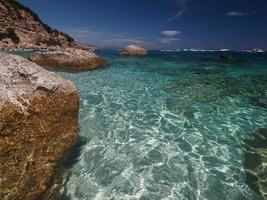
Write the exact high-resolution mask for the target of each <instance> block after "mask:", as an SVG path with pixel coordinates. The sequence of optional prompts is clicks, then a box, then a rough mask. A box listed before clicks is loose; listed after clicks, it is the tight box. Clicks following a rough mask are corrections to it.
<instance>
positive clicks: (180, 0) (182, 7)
mask: <svg viewBox="0 0 267 200" xmlns="http://www.w3.org/2000/svg"><path fill="white" fill-rule="evenodd" d="M189 1H191V0H173V3H174V5H175V6H176V7H177V10H178V11H177V12H176V13H175V14H173V15H172V16H171V17H169V18H167V20H166V22H167V23H169V22H171V21H174V20H176V19H178V18H179V17H181V16H182V15H183V14H184V13H185V12H186V7H187V4H188V2H189Z"/></svg>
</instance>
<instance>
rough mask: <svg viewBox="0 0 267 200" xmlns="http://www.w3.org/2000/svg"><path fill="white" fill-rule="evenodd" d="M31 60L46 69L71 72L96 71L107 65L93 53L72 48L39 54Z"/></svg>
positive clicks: (34, 55) (35, 54)
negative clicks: (51, 68)
mask: <svg viewBox="0 0 267 200" xmlns="http://www.w3.org/2000/svg"><path fill="white" fill-rule="evenodd" d="M29 59H30V60H31V61H33V62H35V63H37V64H38V65H41V66H44V67H59V68H63V69H71V70H88V69H95V68H98V67H101V66H104V65H105V64H106V61H105V60H103V59H102V58H101V57H99V56H97V55H96V54H95V53H93V52H89V51H84V50H80V49H72V48H67V49H61V50H58V51H47V52H37V53H34V54H33V55H32V56H31V57H30V58H29Z"/></svg>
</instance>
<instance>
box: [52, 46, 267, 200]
mask: <svg viewBox="0 0 267 200" xmlns="http://www.w3.org/2000/svg"><path fill="white" fill-rule="evenodd" d="M97 53H98V54H99V55H100V56H102V57H103V58H104V59H106V60H107V61H108V63H109V64H108V65H107V66H106V67H103V68H100V69H97V70H92V71H87V72H66V71H56V73H58V74H59V75H61V76H62V77H64V78H66V79H68V80H71V81H73V82H74V84H75V85H76V87H77V89H78V90H79V93H80V110H79V129H80V139H79V141H78V143H77V144H76V145H75V148H74V149H73V152H72V153H71V156H70V157H69V159H67V161H65V162H64V170H63V175H62V183H61V184H60V191H59V194H60V196H61V197H62V198H63V197H64V198H65V199H71V200H91V199H92V200H136V199H140V200H261V199H267V53H248V52H247V53H246V52H161V51H151V52H149V56H147V57H139V58H136V57H122V56H121V55H120V54H119V52H117V51H99V52H97ZM222 55H230V56H231V57H232V58H233V59H229V60H227V59H222V58H220V57H221V56H222Z"/></svg>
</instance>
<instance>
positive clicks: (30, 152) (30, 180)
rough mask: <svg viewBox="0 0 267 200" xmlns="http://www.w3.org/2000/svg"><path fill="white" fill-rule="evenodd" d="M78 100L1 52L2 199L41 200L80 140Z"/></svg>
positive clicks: (64, 84)
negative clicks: (57, 169)
mask: <svg viewBox="0 0 267 200" xmlns="http://www.w3.org/2000/svg"><path fill="white" fill-rule="evenodd" d="M78 107H79V95H78V92H77V90H76V89H75V87H74V85H73V84H72V83H71V82H70V81H67V80H64V79H63V78H61V77H59V76H58V75H56V74H55V73H53V72H48V71H46V70H44V69H43V68H41V67H40V66H38V65H36V64H34V63H32V62H30V61H28V60H26V59H24V58H22V57H19V56H15V55H8V54H5V53H1V52H0V199H2V200H24V199H27V200H33V199H38V197H39V195H40V194H42V193H43V192H44V191H45V190H46V189H47V185H48V183H49V180H50V178H51V176H52V175H53V173H54V170H55V167H56V165H57V163H58V161H59V159H60V158H61V157H62V155H63V154H64V152H66V150H68V149H69V148H70V147H71V146H72V145H73V144H74V143H75V141H76V139H77V137H78V134H77V126H78V114H77V113H78Z"/></svg>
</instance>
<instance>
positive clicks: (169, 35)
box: [161, 31, 181, 37]
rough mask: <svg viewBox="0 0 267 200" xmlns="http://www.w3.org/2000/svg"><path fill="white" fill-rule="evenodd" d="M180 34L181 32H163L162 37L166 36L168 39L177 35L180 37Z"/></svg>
mask: <svg viewBox="0 0 267 200" xmlns="http://www.w3.org/2000/svg"><path fill="white" fill-rule="evenodd" d="M180 33H181V32H180V31H162V32H161V34H162V35H165V36H168V37H173V36H176V35H178V34H180Z"/></svg>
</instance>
